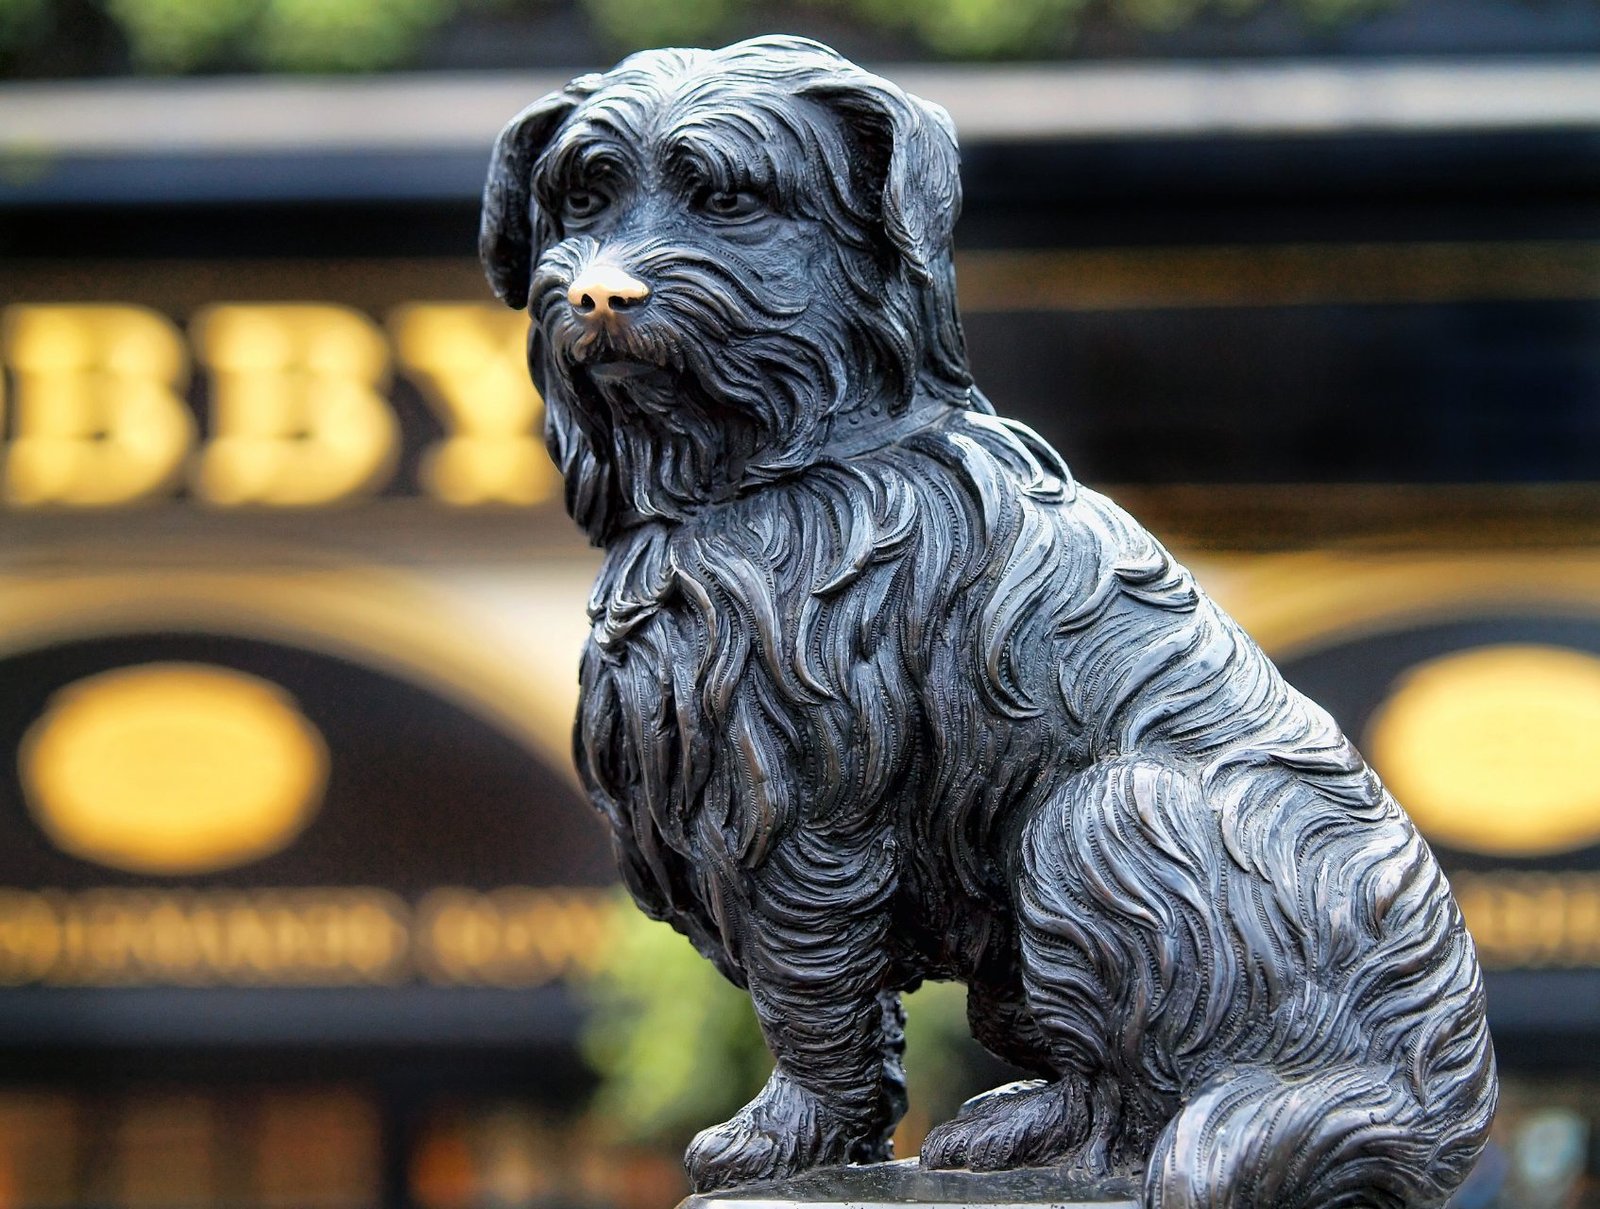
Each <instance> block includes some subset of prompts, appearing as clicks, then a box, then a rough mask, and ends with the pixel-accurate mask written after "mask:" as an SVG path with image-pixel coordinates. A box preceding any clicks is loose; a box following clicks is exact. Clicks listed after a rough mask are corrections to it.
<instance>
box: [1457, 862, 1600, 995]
mask: <svg viewBox="0 0 1600 1209" xmlns="http://www.w3.org/2000/svg"><path fill="white" fill-rule="evenodd" d="M1450 885H1451V888H1452V889H1453V890H1454V892H1455V896H1456V901H1457V902H1458V903H1460V904H1461V914H1462V916H1463V917H1464V918H1465V919H1466V923H1467V930H1468V931H1469V932H1471V933H1472V940H1473V943H1474V944H1475V945H1476V946H1477V949H1478V959H1479V960H1480V961H1481V962H1482V963H1483V964H1484V966H1485V967H1486V968H1488V969H1491V970H1494V969H1538V968H1555V969H1563V968H1565V969H1573V968H1581V967H1585V966H1600V873H1594V872H1585V871H1577V870H1574V871H1570V872H1560V873H1534V872H1529V873H1522V872H1509V871H1500V870H1496V871H1493V872H1487V873H1458V874H1456V875H1455V876H1453V877H1452V878H1451V879H1450Z"/></svg>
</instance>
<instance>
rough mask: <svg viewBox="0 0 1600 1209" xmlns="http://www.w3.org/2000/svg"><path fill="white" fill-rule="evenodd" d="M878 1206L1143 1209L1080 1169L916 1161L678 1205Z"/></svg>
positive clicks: (1127, 1193)
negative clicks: (981, 1167) (946, 1167)
mask: <svg viewBox="0 0 1600 1209" xmlns="http://www.w3.org/2000/svg"><path fill="white" fill-rule="evenodd" d="M782 1205H804V1206H806V1209H879V1207H884V1209H888V1207H890V1206H893V1207H894V1209H903V1207H905V1206H910V1205H916V1206H919V1207H922V1206H926V1207H927V1209H967V1207H969V1206H984V1207H985V1209H989V1207H999V1206H1024V1205H1025V1206H1028V1207H1029V1209H1138V1206H1139V1198H1138V1184H1137V1181H1134V1180H1131V1179H1093V1178H1090V1177H1089V1176H1086V1175H1084V1174H1083V1173H1082V1172H1079V1171H1069V1170H1064V1169H1061V1168H1056V1167H1027V1168H1022V1169H1019V1170H1016V1171H981V1172H980V1171H929V1170H925V1169H924V1168H923V1167H922V1166H921V1165H920V1164H919V1163H918V1162H917V1160H916V1159H904V1160H902V1161H900V1162H898V1163H872V1164H868V1165H865V1166H860V1167H826V1168H821V1169H819V1170H817V1171H808V1172H806V1173H805V1174H804V1175H798V1176H795V1177H794V1178H792V1179H788V1180H780V1181H776V1182H773V1183H768V1184H746V1185H745V1186H743V1187H741V1188H729V1189H726V1190H725V1191H722V1192H711V1193H702V1194H699V1195H696V1196H691V1197H689V1198H688V1199H687V1200H685V1201H684V1202H683V1203H682V1204H681V1205H680V1206H679V1209H777V1207H778V1206H782Z"/></svg>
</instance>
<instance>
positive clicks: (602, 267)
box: [567, 260, 650, 323]
mask: <svg viewBox="0 0 1600 1209" xmlns="http://www.w3.org/2000/svg"><path fill="white" fill-rule="evenodd" d="M649 297H650V287H649V286H647V285H645V283H644V282H642V281H640V280H639V279H638V278H637V277H633V276H630V275H629V274H628V273H626V272H624V271H623V270H622V269H620V268H618V267H617V266H616V265H614V264H608V263H607V262H606V261H603V260H592V261H590V262H589V263H588V264H587V265H585V266H584V267H583V268H582V269H581V270H580V271H579V273H578V275H577V276H576V277H575V278H573V280H572V284H571V285H570V286H568V287H567V303H568V305H570V306H571V307H572V309H573V311H574V313H576V314H577V315H578V316H580V317H581V318H583V319H585V320H587V321H588V322H590V323H604V322H606V321H607V320H609V319H611V318H612V317H613V316H615V315H621V314H623V313H624V312H627V311H631V310H636V309H637V308H638V307H640V306H642V305H644V301H645V299H647V298H649Z"/></svg>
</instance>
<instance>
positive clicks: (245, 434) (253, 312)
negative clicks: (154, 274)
mask: <svg viewBox="0 0 1600 1209" xmlns="http://www.w3.org/2000/svg"><path fill="white" fill-rule="evenodd" d="M192 331H193V335H194V340H195V347H196V350H197V352H198V354H199V357H200V359H201V361H202V362H204V363H205V365H206V366H207V367H208V369H209V370H210V373H211V377H212V424H213V431H214V434H215V435H214V436H213V439H212V440H211V443H210V444H209V445H208V446H207V448H206V450H205V452H204V454H203V455H202V457H201V459H200V467H199V473H198V475H197V476H196V482H195V488H196V490H197V492H198V493H199V494H200V495H201V496H202V497H203V498H204V499H206V500H209V501H210V502H211V503H214V504H222V505H229V506H231V505H239V504H258V505H267V506H273V507H304V506H309V505H316V504H327V503H332V502H334V501H337V500H343V499H349V498H351V497H353V496H357V495H360V494H362V493H364V492H368V491H372V490H375V489H377V488H378V487H380V486H382V485H383V483H384V482H385V481H386V480H387V479H388V477H389V476H390V474H391V473H393V470H394V465H395V459H396V456H397V452H398V449H399V426H398V424H397V423H396V421H395V418H394V414H393V412H391V411H390V410H389V405H388V403H387V402H386V401H385V399H384V396H383V394H382V393H381V391H382V389H383V387H384V386H385V384H386V381H387V376H388V352H387V349H386V347H385V344H384V340H383V335H382V333H381V332H380V331H379V330H378V328H377V327H376V325H375V324H373V323H372V321H371V320H369V319H367V318H366V317H365V316H363V315H361V314H359V313H358V312H356V311H352V310H350V309H348V308H346V307H338V306H314V305H272V306H242V305H226V306H215V307H211V308H209V309H207V310H205V311H202V312H201V313H200V314H199V315H198V316H197V317H196V319H195V321H194V325H193V329H192Z"/></svg>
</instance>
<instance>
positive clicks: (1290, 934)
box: [481, 37, 1496, 1209]
mask: <svg viewBox="0 0 1600 1209" xmlns="http://www.w3.org/2000/svg"><path fill="white" fill-rule="evenodd" d="M959 204H960V184H959V177H958V173H957V156H956V146H955V139H954V134H953V132H952V128H951V125H950V121H949V118H948V117H947V116H946V115H945V114H944V112H943V111H942V110H940V109H938V108H937V107H936V106H933V105H929V104H927V103H926V102H923V101H920V100H918V99H917V98H915V97H911V96H909V95H907V94H906V93H904V92H902V91H901V90H900V89H898V88H896V87H895V86H894V85H893V84H891V83H889V82H888V81H886V80H883V79H881V78H879V77H877V76H874V75H872V74H870V73H868V72H865V71H863V70H861V69H860V68H858V67H856V66H854V65H853V64H851V63H849V62H847V61H846V60H844V59H842V58H840V57H839V56H838V55H836V54H835V53H834V52H832V51H830V50H828V49H827V48H826V47H823V46H820V45H818V44H816V43H814V42H808V41H805V40H803V39H797V38H776V37H775V38H762V39H755V40H752V41H748V42H742V43H739V44H737V45H735V46H731V47H728V48H726V49H724V50H719V51H701V50H662V51H649V52H645V53H642V54H638V55H634V56H633V57H631V58H629V59H627V60H624V61H623V62H622V63H621V64H619V65H618V66H617V67H616V68H614V69H613V70H612V71H610V72H607V73H604V74H597V75H590V76H583V77H581V78H579V79H577V80H574V81H573V82H572V83H571V84H569V85H568V86H567V87H566V88H565V89H563V90H561V91H560V92H557V93H553V94H551V95H550V96H548V97H545V98H544V99H543V100H541V101H538V102H536V103H535V104H534V105H532V106H530V107H529V108H528V109H527V110H525V111H524V112H523V113H522V114H520V115H518V117H517V118H516V119H514V120H513V121H512V123H511V124H510V125H509V126H507V127H506V129H505V131H504V132H503V133H502V134H501V136H500V140H499V142H498V144H497V146H496V149H495V156H494V161H493V164H492V166H491V169H490V176H489V183H488V186H487V188H486V190H485V195H484V212H483V231H482V241H481V248H482V253H483V257H484V261H485V264H486V266H487V269H488V272H489V277H490V281H491V283H492V285H493V286H494V289H495V291H496V293H497V294H499V296H500V297H501V298H502V299H503V300H504V301H505V302H507V303H508V304H509V305H512V306H517V307H520V306H526V307H527V308H528V309H529V312H530V317H531V320H532V333H531V340H530V364H531V368H532V372H533V375H534V377H535V380H536V381H537V383H538V385H539V387H540V388H541V390H542V391H543V393H544V397H545V405H546V421H547V434H548V439H549V444H550V448H551V452H552V454H553V455H554V457H555V458H556V461H557V463H558V465H559V466H560V468H561V471H562V473H563V475H564V476H565V480H566V493H567V504H568V508H569V510H570V511H571V513H572V515H573V517H574V519H576V520H577V521H578V523H579V524H580V525H582V526H583V527H584V528H585V529H586V530H587V532H588V533H589V535H590V537H591V539H592V540H593V541H595V542H596V543H597V544H599V545H601V546H603V547H604V549H605V561H604V564H603V567H602V570H601V573H600V577H599V580H598V582H597V583H596V585H595V590H594V594H593V597H592V598H591V602H590V616H591V619H592V621H593V630H592V633H591V636H590V640H589V642H588V645H587V647H586V650H585V653H584V657H583V663H582V668H581V672H580V676H581V683H582V699H581V704H580V707H579V718H578V726H577V730H576V743H575V746H576V756H577V762H578V767H579V770H580V772H581V774H582V776H583V779H584V782H585V784H586V786H587V787H588V790H589V793H590V795H591V796H592V798H593V800H594V803H595V805H596V807H597V808H598V809H599V811H600V812H601V813H602V814H603V816H604V817H605V819H606V821H607V822H608V824H609V825H610V827H611V829H612V834H613V837H614V839H615V842H616V849H617V853H618V858H619V862H620V866H621V871H622V875H623V877H624V880H625V881H626V883H627V885H628V887H629V889H630V890H631V891H632V893H633V895H634V897H635V898H636V899H637V900H638V902H639V904H640V905H641V906H642V907H643V908H644V910H646V911H647V912H649V913H650V914H651V915H653V916H655V917H656V918H659V919H664V920H667V921H669V922H670V923H671V924H672V925H673V926H674V927H676V928H678V929H679V930H680V931H682V932H684V933H685V934H686V935H688V936H689V937H690V939H691V940H693V941H694V943H695V945H696V946H697V947H698V948H699V949H700V951H701V952H702V953H704V954H705V955H706V956H707V957H708V958H709V959H710V960H712V961H713V962H715V963H716V964H717V966H718V968H720V969H721V970H722V971H723V972H724V973H725V974H726V975H727V976H728V977H729V978H731V979H733V980H734V981H735V982H737V983H738V984H740V985H741V986H744V987H746V988H748V990H749V992H750V996H751V999H752V1001H753V1003H754V1005H755V1008H756V1013H757V1016H758V1018H759V1019H760V1022H761V1025H762V1029H763V1031H764V1033H765V1036H766V1039H767V1042H768V1044H769V1046H770V1047H771V1049H772V1053H773V1057H774V1058H775V1060H776V1069H775V1070H774V1072H773V1075H772V1078H771V1079H770V1081H769V1082H768V1084H767V1086H766V1088H765V1089H764V1090H763V1091H762V1092H761V1094H760V1095H758V1096H757V1097H756V1099H755V1100H753V1101H752V1102H751V1103H750V1104H749V1105H747V1106H746V1107H745V1108H744V1109H743V1110H742V1111H741V1112H740V1113H739V1114H738V1115H737V1116H735V1117H734V1118H733V1119H732V1120H730V1121H728V1122H725V1123H724V1124H722V1125H718V1126H715V1127H713V1128H710V1129H707V1130H705V1131H704V1132H702V1133H701V1134H700V1136H699V1137H698V1138H696V1139H695V1142H694V1144H693V1146H692V1147H691V1148H690V1151H689V1156H688V1164H689V1170H690V1175H691V1178H692V1180H693V1182H694V1184H695V1186H696V1187H697V1188H700V1189H712V1188H718V1187H725V1186H729V1185H733V1184H738V1183H742V1182H747V1181H752V1180H760V1179H770V1178H774V1177H778V1176H783V1175H787V1174H790V1173H793V1172H796V1171H799V1170H803V1169H806V1168H809V1167H814V1166H819V1165H824V1164H836V1163H845V1162H863V1161H872V1160H878V1159H884V1158H888V1157H889V1156H890V1154H891V1149H890V1142H889V1138H890V1135H891V1133H892V1131H893V1129H894V1126H895V1124H896V1122H897V1121H898V1120H899V1118H900V1116H901V1114H902V1113H903V1112H904V1109H905V1085H904V1078H903V1073H902V1051H903V1041H902V1031H901V1015H900V1007H899V994H900V993H901V992H902V991H905V990H908V989H911V988H914V987H915V986H916V985H918V983H919V982H921V981H923V980H925V979H929V978H935V979H954V980H959V981H961V982H964V983H965V984H966V985H967V987H968V994H969V1004H970V1013H969V1014H970V1018H971V1022H972V1026H973V1031H974V1034H975V1035H976V1036H977V1038H978V1039H979V1040H980V1041H981V1042H982V1043H983V1044H984V1045H986V1046H987V1047H988V1048H989V1049H991V1050H992V1051H993V1052H995V1053H996V1054H998V1055H999V1056H1000V1057H1002V1058H1004V1059H1006V1060H1007V1061H1009V1062H1011V1063H1013V1064H1015V1065H1017V1066H1019V1067H1022V1068H1023V1069H1025V1070H1028V1071H1031V1072H1032V1073H1033V1074H1034V1075H1036V1076H1037V1081H1036V1082H1032V1083H1026V1084H1019V1085H1013V1086H1010V1087H1007V1088H1002V1089H999V1090H998V1091H996V1092H994V1093H991V1094H990V1095H988V1096H984V1097H980V1098H979V1099H977V1100H974V1101H972V1102H970V1103H969V1104H968V1105H966V1106H965V1107H964V1108H963V1109H962V1111H961V1112H960V1114H959V1115H958V1116H957V1117H956V1118H955V1119H953V1120H951V1121H948V1122H946V1123H944V1124H943V1125H940V1126H938V1127H937V1128H936V1129H934V1130H933V1132H932V1133H930V1134H929V1136H928V1139H927V1142H926V1144H925V1146H924V1149H923V1153H922V1162H923V1164H924V1165H927V1166H933V1167H968V1168H975V1169H998V1168H1007V1167H1016V1166H1047V1165H1059V1166H1062V1167H1071V1168H1075V1169H1078V1170H1081V1171H1086V1172H1090V1173H1101V1172H1103V1173H1108V1174H1110V1173H1122V1174H1129V1173H1142V1178H1143V1180H1144V1190H1145V1191H1144V1198H1145V1203H1146V1205H1147V1206H1148V1207H1149V1209H1200V1207H1203V1206H1207V1207H1216V1209H1222V1207H1224V1206H1226V1207H1229V1209H1314V1207H1321V1206H1328V1205H1347V1204H1348V1205H1355V1204H1362V1205H1374V1206H1431V1205H1439V1204H1442V1203H1443V1201H1444V1199H1445V1198H1446V1197H1447V1196H1448V1194H1449V1192H1450V1191H1451V1189H1453V1188H1454V1187H1455V1186H1456V1185H1457V1184H1458V1183H1459V1182H1460V1181H1461V1180H1462V1178H1464V1176H1465V1174H1466V1172H1467V1171H1468V1169H1469V1168H1470V1166H1471V1164H1472V1162H1473V1160H1474V1158H1475V1156H1476V1155H1477V1152H1478V1150H1479V1148H1480V1146H1481V1145H1482V1143H1483V1140H1484V1137H1485V1135H1486V1133H1487V1130H1488V1126H1489V1121H1490V1118H1491V1116H1492V1114H1493V1111H1494V1103H1495V1095H1496V1082H1495V1075H1494V1057H1493V1052H1492V1050H1491V1047H1490V1043H1489V1035H1488V1031H1487V1028H1486V1025H1485V1021H1484V1002H1483V989H1482V984H1481V978H1480V975H1479V971H1478V967H1477V963H1476V961H1475V959H1474V956H1473V950H1472V943H1471V940H1470V939H1469V938H1468V936H1467V934H1466V931H1465V930H1464V928H1463V927H1462V922H1461V916H1460V912H1459V911H1458V910H1457V908H1456V905H1455V903H1454V901H1453V900H1452V899H1451V897H1450V891H1449V888H1448V886H1447V885H1446V884H1445V881H1444V878H1443V876H1442V875H1441V873H1440V871H1439V868H1438V866H1437V864H1436V863H1435V861H1434V859H1433V856H1432V854H1431V853H1430V852H1429V851H1428V848H1427V846H1426V844H1425V843H1424V842H1423V841H1422V839H1421V838H1420V837H1419V836H1418V835H1417V833H1416V831H1415V829H1414V828H1413V827H1412V825H1411V823H1410V821H1409V820H1408V819H1407V818H1406V816H1405V814H1404V812H1403V811H1402V810H1401V809H1400V807H1399V806H1398V805H1397V804H1396V803H1395V801H1394V799H1393V798H1392V797H1391V796H1390V795H1389V794H1388V793H1387V791H1386V790H1385V789H1384V787H1383V786H1382V784H1381V783H1380V782H1379V780H1378V778H1377V777H1376V776H1375V775H1374V774H1373V772H1372V771H1371V769H1370V768H1368V767H1367V765H1366V764H1365V762H1364V761H1363V760H1362V758H1361V756H1360V754H1359V753H1358V752H1357V751H1356V750H1355V748H1354V747H1353V746H1352V745H1351V744H1350V743H1349V741H1348V740H1346V739H1345V737H1344V736H1343V735H1341V734H1340V733H1339V731H1338V729H1337V727H1336V726H1335V725H1334V723H1333V721H1332V720H1331V719H1330V718H1329V717H1328V715H1327V714H1326V713H1324V712H1323V711H1322V710H1321V709H1319V708H1318V707H1317V706H1316V705H1314V704H1313V703H1311V702H1310V701H1307V700H1306V699H1305V698H1304V697H1302V696H1300V695H1299V694H1298V693H1297V692H1295V691H1294V689H1293V688H1291V687H1290V686H1288V685H1287V684H1285V683H1284V681H1283V679H1282V678H1281V677H1280V675H1279V674H1278V671H1277V669H1276V668H1274V667H1273V665H1272V664H1271V662H1269V661H1268V660H1267V658H1266V657H1265V656H1264V655H1263V654H1262V653H1261V651H1260V650H1259V649H1258V648H1257V647H1256V646H1255V644H1254V643H1252V642H1251V641H1250V639H1249V638H1248V637H1247V636H1246V635H1245V634H1244V633H1243V632H1241V631H1240V629H1239V628H1238V626H1237V625H1235V624H1234V623H1233V622H1232V621H1231V620H1230V619H1229V618H1228V617H1226V616H1225V615H1224V614H1223V613H1222V612H1221V611H1220V610H1219V609H1218V608H1217V607H1216V606H1215V605H1214V604H1212V602H1211V601H1210V600H1209V599H1207V598H1206V596H1205V595H1204V593H1202V592H1201V591H1200V589H1199V588H1198V587H1197V586H1196V584H1195V582H1194V580H1193V578H1192V577H1191V576H1190V574H1189V573H1188V571H1186V570H1185V569H1184V568H1183V567H1182V566H1180V565H1179V564H1178V563H1176V562H1175V561H1174V560H1173V559H1172V558H1171V556H1170V555H1168V553H1167V552H1166V551H1165V550H1164V549H1163V548H1162V547H1161V546H1160V544H1159V543H1157V542H1156V541H1155V539H1154V538H1152V537H1151V536H1150V535H1149V534H1148V533H1147V532H1145V530H1143V529H1142V528H1141V527H1140V526H1139V525H1138V524H1137V523H1136V522H1135V521H1134V520H1132V519H1131V518H1130V517H1129V516H1127V514H1126V513H1124V512H1122V511H1121V510H1120V509H1118V508H1117V507H1116V506H1115V505H1114V504H1112V503H1111V502H1110V501H1109V500H1107V499H1105V498H1104V497H1102V496H1099V495H1097V494H1095V493H1094V492H1092V491H1089V490H1086V489H1084V488H1082V487H1080V486H1079V485H1078V484H1077V483H1076V482H1075V481H1074V480H1073V478H1072V476H1071V475H1070V473H1069V472H1068V470H1067V468H1066V467H1065V465H1064V464H1063V463H1062V461H1061V459H1060V457H1059V456H1058V455H1057V454H1056V453H1055V451H1054V450H1052V449H1051V448H1050V447H1049V446H1048V445H1047V444H1046V443H1045V442H1044V441H1042V440H1041V439H1040V438H1039V437H1038V436H1037V435H1036V434H1034V433H1032V432H1030V431H1029V430H1028V429H1026V428H1024V427H1022V426H1020V425H1017V424H1014V423H1011V422H1009V421H1006V420H1003V419H1000V418H998V417H996V416H995V415H994V413H993V410H992V408H991V407H990V406H989V404H988V402H987V401H986V400H985V399H984V397H983V396H982V395H981V394H980V393H979V392H978V391H977V389H976V387H975V386H974V385H973V383H972V380H971V376H970V374H969V373H968V370H967V361H966V352H965V347H964V344H963V340H962V334H961V325H960V319H959V315H958V313H957V309H956V302H955V277H954V270H953V268H952V262H951V249H950V240H951V232H952V229H953V226H954V223H955V218H956V213H957V210H958V208H959Z"/></svg>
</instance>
